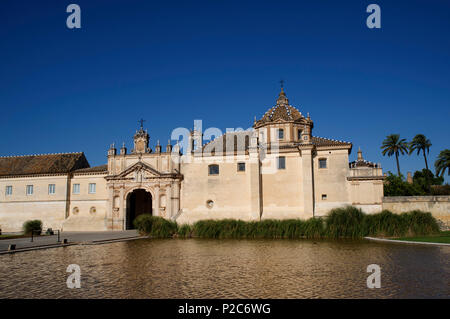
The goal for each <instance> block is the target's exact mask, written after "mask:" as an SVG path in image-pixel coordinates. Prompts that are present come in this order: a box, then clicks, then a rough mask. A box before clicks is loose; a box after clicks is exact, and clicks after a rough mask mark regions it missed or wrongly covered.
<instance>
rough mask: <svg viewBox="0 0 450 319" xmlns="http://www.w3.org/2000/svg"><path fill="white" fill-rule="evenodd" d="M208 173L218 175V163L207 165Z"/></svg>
mask: <svg viewBox="0 0 450 319" xmlns="http://www.w3.org/2000/svg"><path fill="white" fill-rule="evenodd" d="M208 173H209V175H219V165H216V164H214V165H209V166H208Z"/></svg>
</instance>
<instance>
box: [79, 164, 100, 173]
mask: <svg viewBox="0 0 450 319" xmlns="http://www.w3.org/2000/svg"><path fill="white" fill-rule="evenodd" d="M73 172H74V173H97V172H100V173H101V172H108V165H107V164H105V165H99V166H94V167H88V168H80V169H77V170H75V171H73Z"/></svg>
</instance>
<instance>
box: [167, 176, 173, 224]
mask: <svg viewBox="0 0 450 319" xmlns="http://www.w3.org/2000/svg"><path fill="white" fill-rule="evenodd" d="M166 204H167V207H166V212H167V213H166V216H167V217H168V218H171V217H172V216H173V215H174V214H173V211H172V185H170V184H169V185H167V187H166Z"/></svg>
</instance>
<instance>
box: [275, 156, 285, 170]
mask: <svg viewBox="0 0 450 319" xmlns="http://www.w3.org/2000/svg"><path fill="white" fill-rule="evenodd" d="M277 167H278V169H285V168H286V157H284V156H280V157H278V165H277Z"/></svg>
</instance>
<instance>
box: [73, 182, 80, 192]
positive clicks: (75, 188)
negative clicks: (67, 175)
mask: <svg viewBox="0 0 450 319" xmlns="http://www.w3.org/2000/svg"><path fill="white" fill-rule="evenodd" d="M72 192H73V193H74V194H79V193H80V184H73V191H72Z"/></svg>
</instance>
